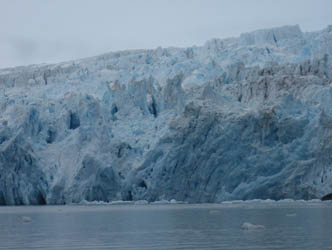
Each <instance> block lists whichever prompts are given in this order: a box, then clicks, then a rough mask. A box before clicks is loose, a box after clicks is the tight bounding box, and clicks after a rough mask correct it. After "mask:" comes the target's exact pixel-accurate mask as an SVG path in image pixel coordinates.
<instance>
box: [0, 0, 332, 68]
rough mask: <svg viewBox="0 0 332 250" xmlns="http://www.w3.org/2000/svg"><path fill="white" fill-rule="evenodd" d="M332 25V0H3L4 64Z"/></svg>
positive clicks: (0, 60) (0, 46) (0, 56)
mask: <svg viewBox="0 0 332 250" xmlns="http://www.w3.org/2000/svg"><path fill="white" fill-rule="evenodd" d="M292 24H299V25H300V27H301V29H302V31H313V30H319V29H323V28H325V27H326V26H327V25H328V24H332V1H331V0H227V1H226V0H117V1H116V0H0V68H4V67H11V66H18V65H27V64H34V63H45V62H46V63H53V62H60V61H65V60H71V59H77V58H82V57H88V56H94V55H98V54H102V53H105V52H109V51H115V50H124V49H137V48H156V47H158V46H162V47H169V46H176V47H185V46H192V45H202V44H204V42H205V41H206V40H209V39H211V38H214V37H218V38H226V37H230V36H238V35H240V34H241V33H243V32H248V31H252V30H255V29H262V28H271V27H276V26H282V25H292Z"/></svg>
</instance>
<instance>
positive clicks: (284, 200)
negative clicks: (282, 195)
mask: <svg viewBox="0 0 332 250" xmlns="http://www.w3.org/2000/svg"><path fill="white" fill-rule="evenodd" d="M278 202H280V203H286V202H295V200H293V199H283V200H278Z"/></svg>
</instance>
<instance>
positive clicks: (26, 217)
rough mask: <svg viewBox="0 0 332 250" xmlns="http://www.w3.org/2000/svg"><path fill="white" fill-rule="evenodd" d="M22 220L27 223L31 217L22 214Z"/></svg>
mask: <svg viewBox="0 0 332 250" xmlns="http://www.w3.org/2000/svg"><path fill="white" fill-rule="evenodd" d="M22 221H23V222H24V223H28V222H31V221H32V219H31V218H30V217H28V216H23V217H22Z"/></svg>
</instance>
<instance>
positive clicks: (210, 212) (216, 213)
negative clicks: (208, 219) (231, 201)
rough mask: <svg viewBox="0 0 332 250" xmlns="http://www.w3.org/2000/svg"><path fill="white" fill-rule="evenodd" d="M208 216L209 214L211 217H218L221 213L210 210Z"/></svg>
mask: <svg viewBox="0 0 332 250" xmlns="http://www.w3.org/2000/svg"><path fill="white" fill-rule="evenodd" d="M209 214H211V215H219V214H221V212H220V211H219V210H210V211H209Z"/></svg>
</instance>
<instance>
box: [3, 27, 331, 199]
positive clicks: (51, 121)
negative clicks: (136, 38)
mask: <svg viewBox="0 0 332 250" xmlns="http://www.w3.org/2000/svg"><path fill="white" fill-rule="evenodd" d="M331 56H332V26H328V27H327V28H325V29H323V30H320V31H316V32H302V31H301V30H300V28H299V26H285V27H280V28H274V29H269V30H259V31H255V32H251V33H246V34H242V35H241V36H240V37H238V38H229V39H223V40H220V39H212V40H210V41H208V42H206V43H205V44H204V45H203V46H201V47H196V46H194V47H190V48H184V49H183V48H157V49H154V50H152V49H151V50H132V51H120V52H112V53H108V54H104V55H101V56H97V57H93V58H87V59H82V60H76V61H70V62H65V63H59V64H53V65H31V66H26V67H16V68H8V69H2V70H0V204H1V205H21V204H68V203H79V202H80V201H83V200H87V201H94V200H99V201H105V202H107V201H111V200H126V201H138V200H147V201H149V202H153V201H158V200H170V199H176V200H181V201H185V202H190V203H194V202H220V201H225V200H248V199H274V200H280V199H286V198H292V199H305V200H308V199H315V198H320V197H322V196H323V195H325V194H328V193H331V192H332V157H331V155H332V154H331V153H332V105H331V103H332V57H331Z"/></svg>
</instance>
